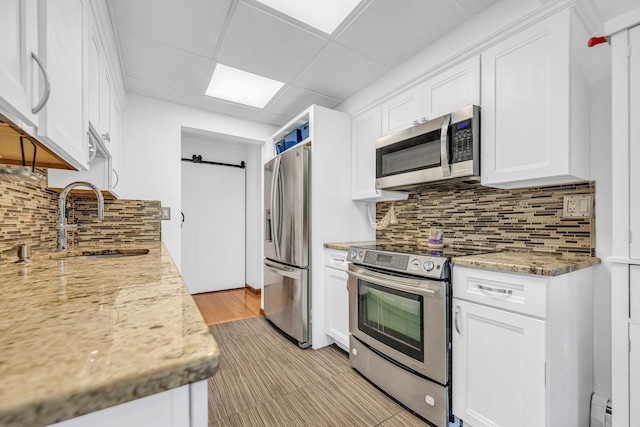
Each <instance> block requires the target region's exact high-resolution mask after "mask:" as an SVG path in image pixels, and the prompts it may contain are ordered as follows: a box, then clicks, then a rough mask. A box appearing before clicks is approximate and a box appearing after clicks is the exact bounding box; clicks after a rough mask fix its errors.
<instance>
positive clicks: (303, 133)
mask: <svg viewBox="0 0 640 427" xmlns="http://www.w3.org/2000/svg"><path fill="white" fill-rule="evenodd" d="M300 138H301V141H304V140H305V139H307V138H309V122H307V123H305V124H303V125H302V126H300Z"/></svg>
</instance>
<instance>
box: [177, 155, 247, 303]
mask: <svg viewBox="0 0 640 427" xmlns="http://www.w3.org/2000/svg"><path fill="white" fill-rule="evenodd" d="M182 214H183V215H184V222H183V223H182V277H183V278H184V280H185V282H186V284H187V287H188V288H189V290H190V291H191V293H192V294H198V293H202V292H212V291H220V290H224V289H234V288H241V287H244V286H245V169H240V168H234V167H228V166H217V165H208V164H196V163H188V162H183V163H182Z"/></svg>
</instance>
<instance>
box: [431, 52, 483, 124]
mask: <svg viewBox="0 0 640 427" xmlns="http://www.w3.org/2000/svg"><path fill="white" fill-rule="evenodd" d="M470 104H473V105H480V56H474V57H473V58H470V59H468V60H466V61H464V62H462V63H460V64H458V65H456V66H454V67H451V68H449V69H448V70H446V71H443V72H442V73H440V74H438V75H437V76H435V77H433V78H430V79H429V80H427V81H426V82H424V83H423V84H422V115H423V116H426V117H427V119H433V118H435V117H439V116H441V115H443V114H447V113H450V112H452V111H456V110H458V109H460V108H462V107H465V106H467V105H470Z"/></svg>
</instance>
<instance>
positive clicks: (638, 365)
mask: <svg viewBox="0 0 640 427" xmlns="http://www.w3.org/2000/svg"><path fill="white" fill-rule="evenodd" d="M629 343H630V346H631V348H630V350H629V402H630V403H631V405H629V425H630V426H640V405H638V402H640V323H632V324H630V325H629Z"/></svg>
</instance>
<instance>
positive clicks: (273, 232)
mask: <svg viewBox="0 0 640 427" xmlns="http://www.w3.org/2000/svg"><path fill="white" fill-rule="evenodd" d="M279 176H280V157H276V161H275V164H274V165H273V179H272V180H271V236H273V237H272V238H273V246H274V249H275V251H276V258H278V259H280V240H279V238H278V237H279V236H278V231H277V223H278V222H279V216H280V213H279V212H277V211H276V193H277V192H278V191H277V185H278V178H279Z"/></svg>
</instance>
